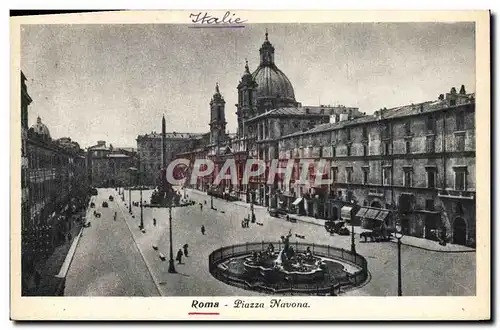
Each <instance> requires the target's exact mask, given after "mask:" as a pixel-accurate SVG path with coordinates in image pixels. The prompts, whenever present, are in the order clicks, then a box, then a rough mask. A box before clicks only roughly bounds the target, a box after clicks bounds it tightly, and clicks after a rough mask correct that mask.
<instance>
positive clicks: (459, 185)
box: [455, 169, 467, 190]
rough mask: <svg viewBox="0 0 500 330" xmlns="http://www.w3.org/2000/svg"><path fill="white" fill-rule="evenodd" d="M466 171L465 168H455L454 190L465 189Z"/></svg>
mask: <svg viewBox="0 0 500 330" xmlns="http://www.w3.org/2000/svg"><path fill="white" fill-rule="evenodd" d="M466 179H467V172H466V171H465V169H460V170H457V169H456V170H455V190H465V189H466Z"/></svg>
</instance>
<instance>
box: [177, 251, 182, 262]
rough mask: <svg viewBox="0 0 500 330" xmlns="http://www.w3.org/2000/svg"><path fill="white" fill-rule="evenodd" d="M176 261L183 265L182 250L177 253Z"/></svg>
mask: <svg viewBox="0 0 500 330" xmlns="http://www.w3.org/2000/svg"><path fill="white" fill-rule="evenodd" d="M176 260H177V261H178V262H179V265H180V264H182V250H181V249H179V251H177V258H176Z"/></svg>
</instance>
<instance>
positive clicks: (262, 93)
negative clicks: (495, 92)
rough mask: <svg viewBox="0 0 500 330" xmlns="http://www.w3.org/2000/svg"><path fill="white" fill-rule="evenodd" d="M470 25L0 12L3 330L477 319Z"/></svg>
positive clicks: (312, 14) (484, 89) (485, 40)
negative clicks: (7, 142) (6, 49)
mask: <svg viewBox="0 0 500 330" xmlns="http://www.w3.org/2000/svg"><path fill="white" fill-rule="evenodd" d="M489 18H490V17H489V12H487V11H243V10H222V11H207V10H189V11H188V10H186V11H129V12H107V13H104V12H102V13H95V12H94V13H80V14H60V15H41V16H26V17H11V46H12V47H11V49H12V52H11V92H12V94H11V95H12V98H11V114H12V115H11V132H12V133H11V155H12V156H11V165H12V166H11V178H12V180H11V265H10V274H11V318H12V319H14V320H189V321H193V320H206V321H219V320H251V321H252V320H332V321H333V320H410V319H411V320H486V319H489V318H490V317H491V312H490V285H491V284H490V281H491V279H490V269H491V265H490V253H491V252H490V102H489V100H490V71H489V68H490V57H489V56H490V49H489V44H490V42H489V35H490V30H489V29H490V27H489ZM476 104H477V105H478V107H477V108H476ZM476 110H477V111H476Z"/></svg>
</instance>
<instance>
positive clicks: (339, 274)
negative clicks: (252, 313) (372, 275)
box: [209, 230, 367, 294]
mask: <svg viewBox="0 0 500 330" xmlns="http://www.w3.org/2000/svg"><path fill="white" fill-rule="evenodd" d="M296 236H297V235H296ZM290 237H292V232H291V230H290V231H289V232H288V234H287V235H286V236H281V242H279V243H277V244H278V245H279V246H280V249H278V250H277V251H276V250H275V248H274V245H273V243H264V242H262V243H246V244H240V245H233V246H228V247H221V248H220V249H218V250H215V251H213V252H212V254H210V256H209V264H210V273H211V274H212V275H213V276H214V277H216V278H217V279H218V280H220V281H222V282H225V283H227V284H229V285H234V286H238V287H242V286H243V288H245V289H247V290H257V291H265V292H273V293H291V292H293V293H298V294H320V293H323V294H324V293H327V294H328V293H331V292H333V291H332V290H337V289H338V288H340V286H342V287H344V288H345V287H355V286H357V285H360V284H361V283H363V282H364V281H365V280H366V279H367V267H366V260H365V259H364V258H363V257H362V256H360V255H352V254H351V253H350V252H349V251H345V250H343V249H339V248H336V247H330V246H325V245H313V244H307V243H300V244H299V243H298V242H297V243H296V244H293V246H292V244H290ZM265 244H267V246H265ZM275 244H276V243H275ZM294 247H295V249H294ZM315 247H316V249H315ZM344 255H345V256H346V258H344ZM353 259H354V261H355V262H353ZM356 261H357V262H356Z"/></svg>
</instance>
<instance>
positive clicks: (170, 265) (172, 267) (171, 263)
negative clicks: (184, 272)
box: [168, 200, 177, 273]
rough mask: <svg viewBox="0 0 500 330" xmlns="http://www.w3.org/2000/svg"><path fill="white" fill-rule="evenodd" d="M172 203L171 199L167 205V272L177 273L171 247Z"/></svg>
mask: <svg viewBox="0 0 500 330" xmlns="http://www.w3.org/2000/svg"><path fill="white" fill-rule="evenodd" d="M172 203H173V200H172V201H170V205H169V207H168V224H169V227H170V260H169V261H168V272H169V273H177V271H176V270H175V265H174V249H173V247H172Z"/></svg>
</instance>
